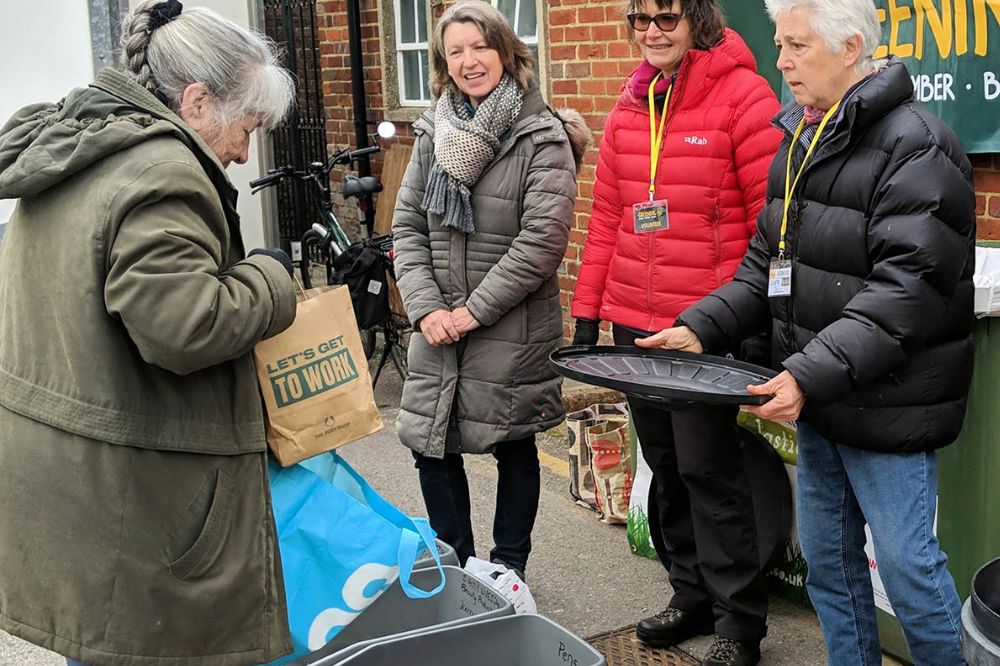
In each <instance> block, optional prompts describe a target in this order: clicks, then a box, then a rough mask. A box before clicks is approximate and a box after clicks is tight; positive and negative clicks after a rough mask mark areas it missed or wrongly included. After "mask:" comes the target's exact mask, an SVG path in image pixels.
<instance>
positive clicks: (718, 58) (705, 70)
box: [618, 28, 757, 115]
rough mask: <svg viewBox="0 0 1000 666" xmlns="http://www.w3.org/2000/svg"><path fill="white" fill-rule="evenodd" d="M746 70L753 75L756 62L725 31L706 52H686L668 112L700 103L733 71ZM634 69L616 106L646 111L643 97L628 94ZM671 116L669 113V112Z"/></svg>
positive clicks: (732, 33) (730, 32)
mask: <svg viewBox="0 0 1000 666" xmlns="http://www.w3.org/2000/svg"><path fill="white" fill-rule="evenodd" d="M740 68H743V69H749V70H750V71H751V72H753V73H755V74H756V73H757V62H756V61H755V60H754V57H753V53H751V52H750V48H749V47H748V46H747V45H746V42H744V41H743V38H742V37H740V35H739V33H737V32H736V31H735V30H732V29H730V28H726V30H725V32H724V33H723V35H722V40H721V41H720V42H719V43H718V44H716V45H715V46H713V47H712V48H710V49H690V50H688V52H687V53H685V54H684V59H683V60H682V61H681V66H680V69H678V70H677V75H676V76H677V78H676V79H675V80H674V91H673V92H672V93H671V95H670V106H671V109H677V108H681V107H683V106H685V105H686V104H688V103H691V104H695V103H697V102H698V101H700V100H701V99H703V98H704V97H705V96H706V95H707V94H708V93H709V92H710V91H711V90H712V88H713V87H714V86H715V85H716V83H717V82H718V81H719V79H722V78H724V77H725V76H727V75H728V74H729V73H730V72H732V71H734V70H736V69H740ZM638 69H639V68H638V67H637V68H636V69H635V70H633V71H632V73H631V74H629V75H628V77H627V78H626V79H625V82H624V83H623V84H622V93H621V97H620V98H619V102H618V103H619V104H620V105H622V106H629V107H638V108H640V109H643V110H646V109H648V107H647V104H646V96H645V94H643V95H641V96H639V97H636V96H635V95H633V94H632V90H631V86H630V83H631V81H632V77H634V76H635V75H636V72H637V71H638ZM670 113H671V115H672V114H673V110H671V111H670Z"/></svg>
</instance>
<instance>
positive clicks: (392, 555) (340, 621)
mask: <svg viewBox="0 0 1000 666" xmlns="http://www.w3.org/2000/svg"><path fill="white" fill-rule="evenodd" d="M268 476H269V477H270V481H271V499H272V502H273V504H274V518H275V523H276V525H277V530H278V543H279V546H280V548H281V565H282V570H283V572H284V577H285V596H286V599H287V603H288V622H289V628H290V629H291V633H292V642H293V643H294V646H295V650H294V652H293V653H292V654H291V655H289V656H287V657H283V658H282V659H279V660H277V661H274V662H271V663H272V664H275V665H276V664H283V663H286V662H288V661H291V660H292V659H296V658H298V657H301V656H303V655H304V654H306V653H308V652H312V651H314V650H318V649H319V648H321V647H323V645H325V644H326V643H327V642H329V641H330V639H332V638H333V637H334V636H336V635H337V633H338V632H339V631H340V630H341V629H343V628H344V627H345V626H346V625H347V624H348V623H350V622H351V620H353V619H354V618H355V617H357V616H358V615H359V614H360V613H361V611H363V610H364V609H365V608H367V607H368V606H369V605H370V604H371V603H372V602H373V601H375V599H376V598H378V596H379V595H380V594H381V593H382V592H383V591H385V589H386V588H388V587H389V585H391V584H392V583H393V582H394V581H395V580H396V578H397V577H398V578H399V579H400V584H401V587H402V588H403V591H404V592H405V593H406V595H407V596H409V597H410V598H412V599H423V598H426V597H429V596H432V595H434V594H437V593H438V592H440V591H441V588H443V587H444V572H443V570H442V571H441V582H440V584H439V585H438V586H437V587H436V588H435V589H433V590H429V591H425V590H421V589H419V588H417V587H414V586H413V585H411V584H410V574H411V572H412V571H413V563H414V562H415V561H416V559H417V554H418V553H420V552H421V551H422V550H423V549H424V547H425V546H426V548H427V550H429V551H430V552H431V553H432V554H433V555H434V560H435V563H436V564H437V566H438V568H439V570H440V567H441V562H440V559H439V557H438V553H437V548H436V547H435V544H434V530H433V529H431V526H430V524H429V523H428V522H427V519H426V518H411V517H409V516H407V515H406V514H404V513H403V512H402V511H400V510H399V509H397V508H396V507H394V506H393V505H392V504H390V503H389V502H387V501H386V500H385V499H383V498H382V497H381V496H380V495H379V494H378V493H377V492H375V490H373V489H372V487H371V486H369V485H368V483H367V482H366V481H365V480H364V478H363V477H362V476H361V475H360V474H358V473H357V472H356V471H354V470H353V469H352V468H351V467H350V465H348V464H347V462H345V461H344V459H343V458H341V457H340V456H339V455H337V454H336V453H334V452H330V453H325V454H322V455H319V456H316V457H315V458H310V459H308V460H305V461H303V462H301V463H299V464H298V465H292V466H291V467H284V468H283V467H281V466H280V465H279V464H278V463H277V462H276V461H274V460H271V461H270V464H269V466H268Z"/></svg>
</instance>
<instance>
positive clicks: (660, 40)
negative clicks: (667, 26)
mask: <svg viewBox="0 0 1000 666" xmlns="http://www.w3.org/2000/svg"><path fill="white" fill-rule="evenodd" d="M636 13H637V14H645V15H646V16H651V17H654V16H656V15H657V14H675V15H677V14H680V13H681V2H680V0H674V2H673V4H672V5H671V6H670V8H669V9H660V8H659V7H658V6H657V4H656V0H645V2H644V3H643V4H641V5H638V6H637V8H636ZM632 34H633V35H634V36H635V41H636V43H637V44H638V45H639V51H641V52H642V57H643V58H645V59H646V60H647V61H648V62H649V64H650V65H652V66H653V67H656V68H657V69H660V70H662V71H663V73H664V74H673V73H674V72H676V71H677V70H678V69H680V67H681V61H682V60H684V54H685V53H687V52H688V49H691V48H693V47H694V34H693V33H692V31H691V22H690V21H689V20H688V18H687V17H686V16H684V17H682V18H681V20H680V21H678V23H677V27H675V28H674V29H673V30H670V31H669V32H665V31H663V30H660V28H659V27H657V25H656V22H655V21H653V22H650V24H649V28H647V29H646V30H645V32H644V31H642V30H635V29H633V31H632Z"/></svg>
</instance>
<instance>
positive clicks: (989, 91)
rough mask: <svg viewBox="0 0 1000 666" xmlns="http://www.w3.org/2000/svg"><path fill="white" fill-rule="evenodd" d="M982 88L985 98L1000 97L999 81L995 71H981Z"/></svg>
mask: <svg viewBox="0 0 1000 666" xmlns="http://www.w3.org/2000/svg"><path fill="white" fill-rule="evenodd" d="M983 89H984V93H985V95H986V99H988V100H990V101H992V100H995V99H996V98H997V97H1000V81H998V80H997V75H996V73H995V72H983Z"/></svg>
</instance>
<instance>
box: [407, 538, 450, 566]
mask: <svg viewBox="0 0 1000 666" xmlns="http://www.w3.org/2000/svg"><path fill="white" fill-rule="evenodd" d="M434 543H435V544H437V549H438V556H439V557H440V558H441V564H443V565H445V566H451V567H460V566H462V565H461V564H460V563H459V561H458V554H457V553H455V549H454V548H452V547H451V546H449V545H448V544H446V543H445V542H444V541H441V539H435V540H434ZM432 566H434V558H433V557H431V554H430V553H428V552H427V549H426V548H424V549H423V550H422V551H420V553H419V554H418V555H417V561H416V562H414V563H413V568H414V569H425V568H427V567H432Z"/></svg>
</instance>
